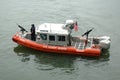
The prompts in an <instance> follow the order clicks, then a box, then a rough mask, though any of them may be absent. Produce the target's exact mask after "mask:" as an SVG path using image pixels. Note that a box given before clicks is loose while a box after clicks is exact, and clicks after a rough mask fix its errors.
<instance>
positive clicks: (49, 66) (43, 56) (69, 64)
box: [14, 45, 76, 72]
mask: <svg viewBox="0 0 120 80" xmlns="http://www.w3.org/2000/svg"><path fill="white" fill-rule="evenodd" d="M14 52H15V53H16V54H17V55H18V56H20V57H22V58H21V61H22V62H29V61H31V59H32V61H33V63H35V65H37V69H39V70H44V71H45V70H47V71H48V70H53V69H55V68H61V69H63V70H70V72H71V71H72V70H74V66H73V62H74V60H75V59H76V57H73V56H68V55H60V54H50V53H43V52H39V51H35V50H33V49H29V48H26V47H23V46H20V45H19V46H17V47H15V48H14Z"/></svg>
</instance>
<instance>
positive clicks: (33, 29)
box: [30, 24, 36, 41]
mask: <svg viewBox="0 0 120 80" xmlns="http://www.w3.org/2000/svg"><path fill="white" fill-rule="evenodd" d="M31 26H32V27H31V29H30V31H31V40H33V41H35V40H36V36H35V25H34V24H32V25H31Z"/></svg>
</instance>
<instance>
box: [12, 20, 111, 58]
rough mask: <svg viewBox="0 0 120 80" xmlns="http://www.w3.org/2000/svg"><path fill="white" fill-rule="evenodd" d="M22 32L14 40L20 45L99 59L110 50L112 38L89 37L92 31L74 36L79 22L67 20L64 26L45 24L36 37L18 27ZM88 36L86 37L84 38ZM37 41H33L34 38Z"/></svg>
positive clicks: (37, 30) (37, 28) (38, 28)
mask: <svg viewBox="0 0 120 80" xmlns="http://www.w3.org/2000/svg"><path fill="white" fill-rule="evenodd" d="M18 26H19V27H20V28H21V30H20V31H19V32H17V33H16V34H15V35H14V36H13V37H12V40H13V41H14V42H16V43H17V44H19V45H22V46H25V47H28V48H31V49H35V50H39V51H43V52H48V53H55V54H56V53H58V54H66V55H81V56H91V57H99V56H100V55H101V53H102V51H103V50H109V48H110V42H111V40H110V37H108V36H102V37H89V36H88V35H89V33H90V32H91V31H92V30H93V29H90V30H88V31H87V32H85V33H84V34H83V35H82V36H79V37H78V36H77V37H74V36H72V32H73V31H72V30H73V29H76V30H77V29H78V28H77V22H76V21H73V20H66V22H65V23H64V24H57V23H43V24H41V25H39V26H38V27H36V29H35V35H31V34H32V33H31V32H28V31H27V30H25V29H24V28H23V27H22V26H20V25H18ZM84 36H86V37H84ZM33 37H34V38H35V39H32V38H33Z"/></svg>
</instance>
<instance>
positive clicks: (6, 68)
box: [0, 0, 120, 80]
mask: <svg viewBox="0 0 120 80" xmlns="http://www.w3.org/2000/svg"><path fill="white" fill-rule="evenodd" d="M119 8H120V1H119V0H1V1H0V80H119V79H120V52H119V46H120V44H119V42H118V40H119V39H120V34H119V29H120V27H119V26H120V9H119ZM66 19H74V20H77V21H78V24H79V32H77V33H74V35H77V36H79V35H81V34H83V33H84V32H85V31H86V30H88V29H90V28H93V27H94V28H95V29H94V30H93V32H92V33H91V34H90V35H92V36H102V35H107V36H110V37H111V48H110V50H109V56H103V57H101V58H87V57H81V56H68V55H55V54H51V53H43V52H39V51H35V50H32V49H29V48H26V47H22V46H19V45H17V44H16V43H14V42H13V41H12V40H11V38H12V36H13V35H14V34H15V33H16V32H17V31H19V29H18V27H17V25H16V23H18V24H20V25H22V26H23V27H24V28H26V29H27V30H29V29H30V27H31V26H30V25H31V24H32V23H34V24H35V25H36V26H38V25H39V24H42V23H44V22H54V23H64V22H65V20H66Z"/></svg>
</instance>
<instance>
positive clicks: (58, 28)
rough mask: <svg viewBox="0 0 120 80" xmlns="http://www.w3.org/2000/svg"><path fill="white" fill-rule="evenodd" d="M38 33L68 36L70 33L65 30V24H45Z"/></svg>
mask: <svg viewBox="0 0 120 80" xmlns="http://www.w3.org/2000/svg"><path fill="white" fill-rule="evenodd" d="M36 32H37V33H48V34H61V35H68V34H69V33H70V31H69V30H68V29H66V28H65V24H55V23H43V24H41V25H40V26H39V27H38V28H37V30H36Z"/></svg>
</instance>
